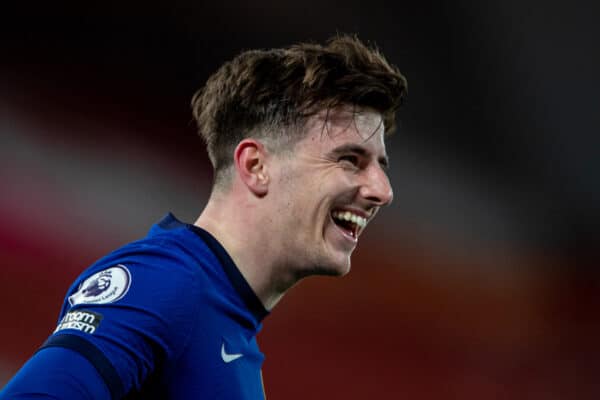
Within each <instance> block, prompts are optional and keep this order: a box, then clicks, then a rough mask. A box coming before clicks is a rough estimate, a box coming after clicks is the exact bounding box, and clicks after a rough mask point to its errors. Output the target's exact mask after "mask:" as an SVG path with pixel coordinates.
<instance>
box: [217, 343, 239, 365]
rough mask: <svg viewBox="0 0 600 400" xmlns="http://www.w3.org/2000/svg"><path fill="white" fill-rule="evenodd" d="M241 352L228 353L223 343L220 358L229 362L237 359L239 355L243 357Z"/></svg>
mask: <svg viewBox="0 0 600 400" xmlns="http://www.w3.org/2000/svg"><path fill="white" fill-rule="evenodd" d="M243 356H244V355H243V354H240V353H237V354H228V353H227V352H226V351H225V343H223V344H222V345H221V358H222V359H223V361H225V362H226V363H230V362H232V361H235V360H237V359H238V358H240V357H243Z"/></svg>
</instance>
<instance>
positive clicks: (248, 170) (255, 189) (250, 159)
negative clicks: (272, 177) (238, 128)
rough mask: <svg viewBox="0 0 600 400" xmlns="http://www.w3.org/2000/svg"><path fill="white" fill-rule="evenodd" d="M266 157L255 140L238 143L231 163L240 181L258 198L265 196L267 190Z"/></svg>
mask: <svg viewBox="0 0 600 400" xmlns="http://www.w3.org/2000/svg"><path fill="white" fill-rule="evenodd" d="M266 157H267V152H266V149H265V146H264V145H263V144H262V143H261V142H259V141H257V140H255V139H244V140H242V141H241V142H239V143H238V145H237V146H236V148H235V151H234V154H233V162H234V165H235V169H236V170H237V173H238V175H239V177H240V179H241V180H242V182H244V184H245V185H246V187H247V188H248V189H250V191H251V192H252V193H254V194H255V195H256V196H258V197H263V196H265V195H266V194H267V192H268V188H269V175H268V173H267V166H266V163H265V161H266Z"/></svg>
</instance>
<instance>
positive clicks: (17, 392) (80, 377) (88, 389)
mask: <svg viewBox="0 0 600 400" xmlns="http://www.w3.org/2000/svg"><path fill="white" fill-rule="evenodd" d="M117 396H118V394H117ZM111 398H113V397H112V394H111V392H110V390H109V388H108V386H107V385H106V383H105V381H104V379H103V378H102V376H101V375H100V374H99V372H98V370H97V369H96V368H95V367H94V366H93V365H92V364H91V363H90V362H89V361H88V359H87V358H86V357H84V356H82V355H81V354H79V353H78V352H75V351H73V350H69V349H65V348H62V347H49V348H44V349H41V350H40V351H38V352H37V353H36V354H35V355H34V356H33V357H31V358H30V359H29V361H27V362H26V363H25V365H23V367H22V368H21V369H20V370H19V371H18V372H17V374H16V375H15V376H14V377H13V378H12V380H11V381H10V382H9V383H8V384H7V385H6V386H5V387H4V389H3V390H2V391H0V400H4V399H14V400H29V399H37V400H42V399H81V400H108V399H111Z"/></svg>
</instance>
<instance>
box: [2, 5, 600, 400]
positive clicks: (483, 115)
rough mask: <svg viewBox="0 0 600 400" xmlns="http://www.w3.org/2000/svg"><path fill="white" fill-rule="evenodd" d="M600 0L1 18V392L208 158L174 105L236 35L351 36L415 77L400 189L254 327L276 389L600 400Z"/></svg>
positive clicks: (16, 13) (107, 8) (173, 203)
mask: <svg viewBox="0 0 600 400" xmlns="http://www.w3.org/2000/svg"><path fill="white" fill-rule="evenodd" d="M599 8H600V7H599V6H598V5H597V3H593V2H591V1H590V2H588V3H585V2H583V1H575V2H569V3H560V4H559V3H547V2H541V1H525V2H517V1H516V0H509V1H494V2H484V3H476V2H467V1H464V0H459V1H457V2H412V3H410V4H402V3H398V2H397V3H390V2H383V1H380V0H375V1H370V2H359V1H351V2H345V3H334V2H328V1H319V2H317V1H313V0H308V1H304V2H294V3H285V2H284V3H281V2H274V1H263V2H260V3H258V2H251V3H245V2H239V1H237V2H210V3H202V2H191V1H188V0H180V1H171V2H161V1H157V2H140V1H129V2H110V1H109V2H98V3H90V4H88V3H81V2H54V3H52V2H45V3H40V4H37V3H31V2H29V3H27V2H22V3H19V4H12V5H4V6H3V10H2V11H1V13H0V49H1V53H0V217H1V218H2V223H1V224H0V282H1V283H2V286H3V289H2V291H0V307H1V311H2V315H3V316H4V318H3V323H2V329H1V333H0V385H1V384H3V383H5V382H6V381H7V380H8V379H9V378H10V376H12V374H13V373H14V372H15V371H16V370H17V369H18V368H19V366H20V365H21V364H22V363H23V362H24V361H25V360H26V359H27V358H28V357H29V356H30V355H31V354H32V353H33V352H34V351H35V349H36V348H37V347H38V346H39V345H40V344H41V343H42V342H43V340H44V339H45V338H46V337H47V336H48V335H49V334H50V333H51V332H52V330H53V328H54V326H55V324H56V318H57V315H58V311H59V307H60V303H61V301H62V298H63V296H64V293H65V292H66V290H67V288H68V286H69V285H70V282H71V281H72V280H73V279H74V278H75V277H76V276H77V274H78V273H79V272H80V271H81V270H83V269H84V268H85V267H87V266H88V265H89V264H90V263H92V262H93V261H94V260H95V259H96V258H98V257H100V256H102V255H103V254H104V253H106V252H107V251H110V250H111V249H113V248H114V247H116V246H119V245H120V244H123V243H125V242H127V241H130V240H133V239H136V238H138V237H140V236H142V235H144V234H145V232H146V231H147V229H149V227H150V225H151V224H152V223H154V222H155V221H157V220H158V219H160V217H161V216H162V215H164V214H166V213H167V212H168V211H173V212H174V213H175V214H176V215H177V216H178V217H179V218H181V219H184V220H187V221H192V220H193V219H195V218H196V216H197V215H198V214H199V213H200V211H201V210H202V206H203V204H204V201H205V200H206V198H207V195H208V193H209V190H210V183H211V174H210V165H209V163H208V160H207V157H206V154H205V151H204V149H203V145H202V142H201V140H200V139H199V138H198V137H197V136H196V134H195V129H194V124H193V121H192V118H191V112H190V107H189V102H190V99H191V96H192V95H193V93H194V92H195V91H196V90H197V89H198V88H199V87H200V86H201V85H202V83H203V82H204V81H205V80H206V78H207V77H208V76H209V74H210V73H212V72H214V71H215V70H216V68H218V66H219V65H220V64H222V63H223V62H224V61H226V60H228V59H230V58H232V57H233V56H234V55H235V54H237V53H238V52H239V51H241V50H244V49H250V48H270V47H278V46H284V45H289V44H292V43H295V42H298V41H319V42H321V41H323V40H325V39H326V38H328V37H330V36H331V35H333V34H335V33H336V32H343V33H356V34H358V36H359V37H360V38H362V39H363V40H365V41H370V42H373V43H375V44H377V46H378V47H379V48H380V49H381V50H382V51H383V53H384V54H385V55H386V56H387V58H388V59H389V60H390V61H392V62H393V63H394V64H396V65H398V67H399V68H400V70H401V71H402V72H403V73H404V74H405V75H406V77H407V79H408V82H409V96H408V100H407V102H406V105H405V107H404V109H403V110H402V111H401V112H400V116H399V126H400V128H399V131H398V132H397V133H396V134H395V136H394V137H392V138H391V139H390V141H389V143H388V152H389V154H390V156H391V171H390V177H391V180H392V182H393V185H394V189H395V200H394V203H393V204H392V206H391V207H389V209H387V210H384V211H383V212H382V214H381V215H382V216H381V217H380V218H379V220H376V221H375V222H374V223H373V224H372V226H370V228H369V229H368V230H367V232H366V234H365V235H364V239H363V240H362V241H361V244H360V245H359V248H358V250H357V253H356V256H355V257H354V259H353V271H352V272H351V273H350V275H349V276H347V277H345V278H342V279H329V278H312V279H309V280H307V281H306V282H304V283H302V284H300V285H299V286H298V287H297V288H295V289H293V290H292V291H291V292H290V293H289V294H288V295H287V296H286V297H285V298H284V300H283V301H282V302H281V304H280V305H279V306H278V307H277V308H276V309H275V310H274V311H273V313H272V315H271V316H270V317H269V318H267V320H266V321H265V326H264V329H263V332H262V333H261V336H260V337H259V342H260V343H261V347H262V349H263V351H264V352H265V354H266V361H265V365H264V375H265V385H266V391H267V396H268V398H274V399H281V398H284V399H304V398H346V399H362V398H365V397H367V396H373V397H376V398H413V399H439V398H448V397H450V398H461V399H478V398H482V397H485V398H510V399H521V398H522V399H595V398H598V396H600V383H599V381H598V379H597V376H598V374H599V373H600V342H599V341H598V339H597V338H598V335H600V322H599V321H598V318H597V317H596V315H595V314H596V310H597V309H598V306H600V295H599V292H598V291H599V289H600V279H599V278H600V276H599V275H600V274H599V273H598V271H597V268H596V267H597V260H598V257H597V253H598V249H599V246H598V244H599V233H600V185H599V184H598V176H599V174H600V157H599V156H598V153H599V149H600V139H599V135H598V133H599V132H600V129H599V128H600V120H599V118H600V117H599V115H600V107H599V106H600V96H599V93H600V79H599V78H598V74H597V71H598V70H600V52H599V51H598V46H597V38H598V37H600V27H599V26H598V24H597V21H596V20H597V17H598V15H600V13H599V11H600V10H599Z"/></svg>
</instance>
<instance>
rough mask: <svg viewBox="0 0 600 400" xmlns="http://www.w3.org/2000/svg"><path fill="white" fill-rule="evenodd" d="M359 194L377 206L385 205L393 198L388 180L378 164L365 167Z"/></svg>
mask: <svg viewBox="0 0 600 400" xmlns="http://www.w3.org/2000/svg"><path fill="white" fill-rule="evenodd" d="M360 195H361V196H362V197H363V198H364V199H367V200H369V201H370V202H372V203H373V205H376V206H378V207H382V206H387V205H388V204H390V203H391V202H392V200H393V199H394V192H393V190H392V185H391V184H390V180H389V178H388V176H387V174H386V173H385V171H384V170H383V169H382V168H381V167H380V166H379V165H377V166H372V167H370V168H367V173H366V174H365V181H364V182H363V185H362V186H361V188H360Z"/></svg>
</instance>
